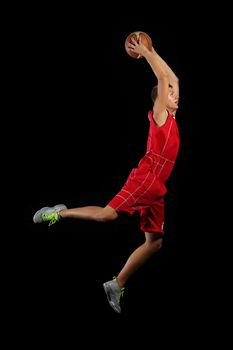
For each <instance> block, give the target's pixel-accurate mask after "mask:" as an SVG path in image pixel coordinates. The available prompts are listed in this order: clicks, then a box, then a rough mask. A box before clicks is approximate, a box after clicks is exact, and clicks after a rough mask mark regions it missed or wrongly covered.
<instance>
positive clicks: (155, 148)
mask: <svg viewBox="0 0 233 350" xmlns="http://www.w3.org/2000/svg"><path fill="white" fill-rule="evenodd" d="M148 118H149V121H150V128H149V132H148V139H147V148H146V154H145V156H144V157H143V158H142V159H141V160H140V162H139V166H140V167H143V168H148V166H149V168H150V169H151V170H152V171H153V173H154V174H155V175H156V177H157V178H158V179H159V180H160V181H161V182H165V181H166V180H167V179H168V177H169V176H170V174H171V171H172V169H173V167H174V164H175V160H176V157H177V154H178V151H179V147H180V136H179V130H178V127H177V123H176V120H175V118H174V116H173V115H172V114H170V113H169V112H168V117H167V120H166V122H165V123H164V124H163V125H162V126H157V125H156V123H155V121H154V119H153V114H152V111H149V112H148Z"/></svg>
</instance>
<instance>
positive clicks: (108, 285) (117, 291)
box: [103, 278, 125, 314]
mask: <svg viewBox="0 0 233 350" xmlns="http://www.w3.org/2000/svg"><path fill="white" fill-rule="evenodd" d="M103 287H104V290H105V293H106V295H107V298H108V302H109V305H110V306H111V307H112V308H113V310H114V311H116V312H117V313H118V314H120V313H121V307H120V299H121V297H122V296H123V293H124V290H125V288H121V287H120V286H119V284H118V282H117V280H116V278H114V279H113V280H111V281H108V282H105V283H104V284H103Z"/></svg>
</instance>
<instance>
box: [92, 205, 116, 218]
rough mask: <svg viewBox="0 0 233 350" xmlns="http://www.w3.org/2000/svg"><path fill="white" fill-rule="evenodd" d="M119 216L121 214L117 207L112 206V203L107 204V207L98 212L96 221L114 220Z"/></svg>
mask: <svg viewBox="0 0 233 350" xmlns="http://www.w3.org/2000/svg"><path fill="white" fill-rule="evenodd" d="M118 216H119V215H118V213H117V212H116V210H115V209H113V208H112V207H110V205H106V207H104V208H102V209H101V210H99V211H98V212H96V221H100V222H107V221H113V220H116V219H117V218H118Z"/></svg>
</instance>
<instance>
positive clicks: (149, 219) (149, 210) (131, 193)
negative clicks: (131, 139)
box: [108, 167, 167, 233]
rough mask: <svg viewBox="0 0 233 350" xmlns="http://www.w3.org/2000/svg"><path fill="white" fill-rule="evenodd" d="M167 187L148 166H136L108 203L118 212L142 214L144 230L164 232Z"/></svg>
mask: <svg viewBox="0 0 233 350" xmlns="http://www.w3.org/2000/svg"><path fill="white" fill-rule="evenodd" d="M166 192H167V188H166V186H165V185H164V183H162V182H161V181H159V180H158V178H157V177H156V175H155V174H153V172H151V171H150V170H149V169H146V168H142V167H139V168H134V169H133V170H132V171H131V173H130V174H129V176H128V178H127V181H126V183H125V184H124V186H123V187H122V189H121V190H120V192H118V193H117V195H116V196H115V197H114V198H113V199H112V200H111V201H110V202H109V203H108V205H110V206H111V207H112V208H113V209H115V210H116V211H117V212H118V213H123V212H124V213H127V214H129V215H132V214H133V213H134V212H135V211H138V212H139V215H140V223H141V224H140V228H141V230H142V231H144V232H160V233H163V224H164V195H165V193H166Z"/></svg>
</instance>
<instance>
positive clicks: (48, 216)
mask: <svg viewBox="0 0 233 350" xmlns="http://www.w3.org/2000/svg"><path fill="white" fill-rule="evenodd" d="M64 209H67V207H66V206H65V205H64V204H57V205H55V206H54V207H43V208H41V209H40V210H38V211H37V212H36V213H35V215H34V216H33V222H34V223H35V224H40V223H42V222H45V221H49V226H51V225H53V224H55V223H56V222H57V221H59V220H60V216H59V212H60V211H61V210H64Z"/></svg>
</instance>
